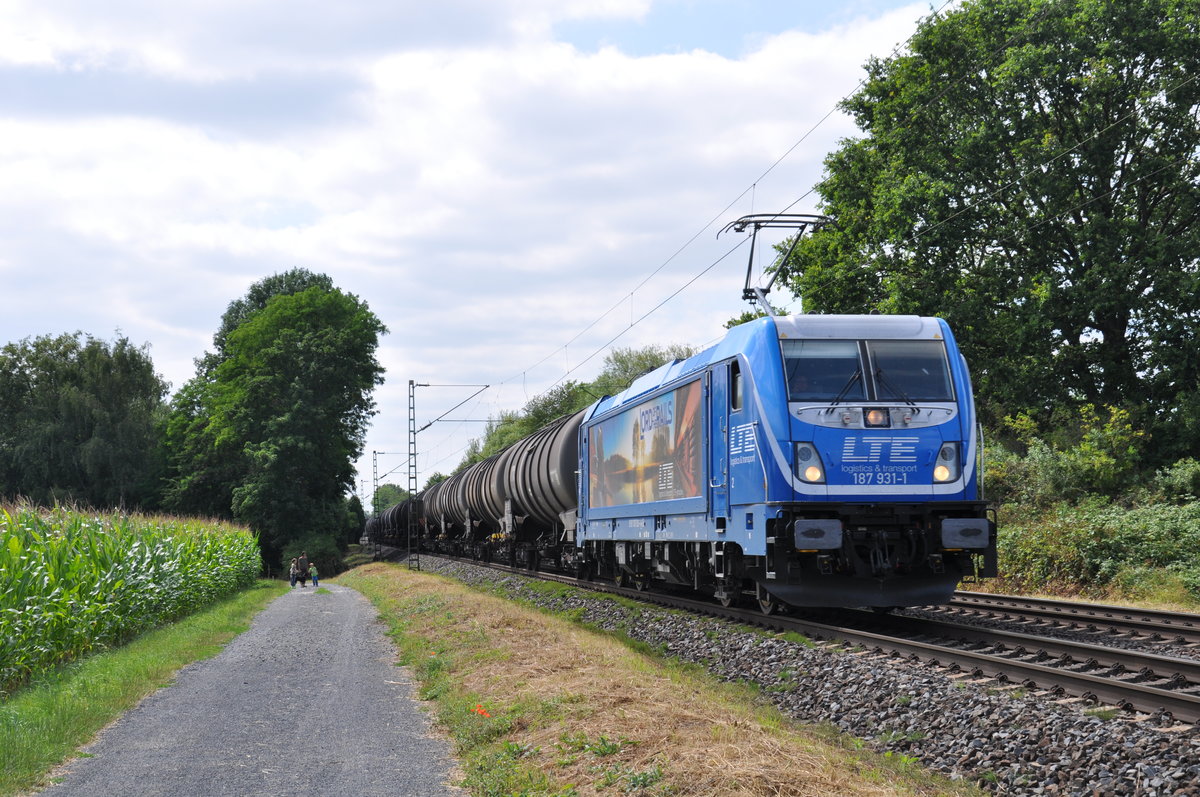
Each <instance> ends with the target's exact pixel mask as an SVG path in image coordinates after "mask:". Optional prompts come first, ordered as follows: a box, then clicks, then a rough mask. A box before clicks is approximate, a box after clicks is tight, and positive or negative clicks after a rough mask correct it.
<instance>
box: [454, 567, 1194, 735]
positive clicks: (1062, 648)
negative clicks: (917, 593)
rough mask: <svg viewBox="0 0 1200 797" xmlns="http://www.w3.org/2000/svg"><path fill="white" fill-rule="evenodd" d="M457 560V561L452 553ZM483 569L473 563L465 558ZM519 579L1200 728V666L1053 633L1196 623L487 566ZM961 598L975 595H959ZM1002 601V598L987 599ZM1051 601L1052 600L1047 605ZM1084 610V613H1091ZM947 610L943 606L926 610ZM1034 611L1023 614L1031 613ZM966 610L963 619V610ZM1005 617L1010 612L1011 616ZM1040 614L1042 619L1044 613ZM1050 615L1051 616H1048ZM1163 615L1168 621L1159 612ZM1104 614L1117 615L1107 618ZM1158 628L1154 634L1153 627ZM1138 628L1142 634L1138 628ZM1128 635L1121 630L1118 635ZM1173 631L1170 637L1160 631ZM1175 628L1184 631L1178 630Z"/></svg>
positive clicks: (1104, 609)
mask: <svg viewBox="0 0 1200 797" xmlns="http://www.w3.org/2000/svg"><path fill="white" fill-rule="evenodd" d="M447 558H452V557H447ZM463 561H468V562H471V563H473V564H480V563H479V562H475V561H473V560H469V559H467V560H463ZM488 566H491V567H496V568H498V569H501V570H505V571H507V572H511V573H515V574H518V575H523V576H528V577H533V578H540V579H546V580H553V581H558V582H561V583H565V584H570V585H572V586H576V587H579V588H582V589H587V590H592V591H598V592H606V593H610V594H616V595H622V596H625V597H628V598H632V599H635V600H639V601H644V602H647V603H652V604H656V605H659V606H663V607H665V608H672V609H679V610H684V611H689V612H693V613H698V614H704V615H709V616H714V617H720V618H723V619H726V620H729V621H732V622H736V623H741V624H745V625H751V626H757V627H761V628H766V629H770V630H774V631H792V632H795V633H799V634H802V635H804V636H806V637H809V638H813V639H817V640H822V641H825V642H830V643H840V644H842V645H845V646H850V647H854V648H859V649H862V650H864V651H867V652H872V653H876V654H881V655H888V656H899V657H903V658H905V659H908V660H911V661H914V662H921V663H925V664H928V665H931V666H936V667H941V668H945V669H949V670H951V671H953V672H961V673H964V674H967V675H970V676H972V677H977V678H989V679H994V680H996V681H998V682H1000V683H1002V684H1011V685H1014V686H1018V687H1023V688H1026V689H1029V690H1032V691H1037V692H1043V693H1045V694H1047V695H1050V696H1053V697H1055V698H1061V697H1071V698H1078V699H1080V700H1083V701H1086V702H1088V703H1092V704H1096V705H1108V706H1113V707H1116V708H1119V709H1122V710H1124V711H1127V712H1141V713H1146V714H1160V713H1166V714H1169V715H1170V716H1171V717H1172V718H1173V719H1174V720H1176V721H1178V722H1182V723H1188V724H1193V725H1194V724H1197V723H1200V661H1197V660H1195V659H1189V658H1182V657H1176V656H1169V655H1162V654H1159V653H1154V652H1147V651H1144V650H1130V649H1124V648H1121V647H1113V646H1106V645H1102V644H1092V643H1085V642H1077V641H1072V640H1064V639H1059V638H1055V637H1053V636H1047V635H1046V633H1045V632H1046V631H1047V630H1050V629H1054V628H1059V627H1062V626H1063V625H1064V624H1065V625H1068V626H1070V627H1075V628H1085V629H1091V630H1094V631H1095V632H1096V633H1097V635H1098V636H1099V637H1104V636H1106V635H1107V636H1113V635H1117V634H1120V635H1124V636H1126V637H1128V636H1130V635H1133V634H1136V635H1140V636H1142V637H1143V638H1155V636H1157V637H1158V638H1161V639H1170V640H1173V641H1182V642H1185V643H1188V642H1190V640H1191V637H1190V632H1189V631H1187V629H1186V627H1187V624H1188V622H1190V620H1189V617H1190V618H1192V619H1195V618H1194V616H1187V615H1175V614H1173V613H1169V612H1151V611H1144V610H1137V609H1128V608H1123V607H1112V606H1095V605H1080V604H1070V603H1068V602H1066V601H1041V600H1034V599H1023V598H1009V597H1008V596H992V595H988V596H985V597H984V599H982V600H980V599H979V593H961V594H960V595H956V598H955V603H952V604H951V609H949V610H947V611H946V612H945V613H946V614H947V617H946V618H944V619H943V618H939V617H932V618H931V617H911V616H906V615H880V614H877V613H874V612H869V611H856V610H838V611H829V612H804V613H801V612H796V613H794V614H771V615H767V614H764V613H763V612H762V611H759V610H758V609H757V608H753V609H747V608H740V607H736V606H735V607H728V608H726V607H722V606H719V605H717V604H715V603H712V602H709V601H704V600H697V599H695V598H692V597H684V596H680V595H672V594H670V593H665V592H655V591H643V590H639V589H637V588H630V587H619V586H616V585H614V584H610V583H608V582H589V581H581V580H579V579H576V578H573V577H571V576H566V575H561V574H552V573H545V572H535V571H530V570H524V569H520V568H511V567H507V566H502V565H488ZM962 596H968V597H965V598H962V600H961V603H959V601H960V598H961V597H962ZM990 599H995V600H990ZM1045 604H1051V605H1050V606H1048V607H1047V606H1046V605H1045ZM1084 607H1086V609H1085V608H1084ZM928 608H929V609H930V610H931V611H932V613H934V614H937V613H940V612H941V610H942V609H943V608H944V607H928ZM1026 608H1028V611H1027V612H1026V611H1025V609H1026ZM962 609H965V610H966V611H965V613H960V612H961V610H962ZM972 613H974V614H975V616H983V617H988V618H994V617H997V616H1004V617H1005V619H1006V620H1009V621H1012V620H1014V618H1016V619H1017V620H1018V621H1020V618H1024V622H1026V623H1028V625H1029V628H1028V631H1027V632H1026V631H1022V632H1014V631H1007V630H998V629H994V628H989V627H987V626H986V625H972V624H970V623H969V622H964V621H960V620H963V619H966V620H969V619H970V618H971V617H972ZM1006 613H1007V615H1006ZM1039 613H1043V614H1039ZM1051 613H1053V614H1054V616H1053V617H1052V618H1051V617H1050V616H1049V615H1050V614H1051ZM1160 615H1161V616H1160ZM1102 618H1111V620H1109V619H1102ZM1155 621H1157V622H1158V625H1156V626H1153V628H1157V629H1159V630H1151V626H1150V625H1148V624H1150V623H1154V622H1155ZM1135 624H1136V628H1134V627H1132V626H1133V625H1135ZM1118 628H1120V629H1123V630H1119V631H1118V630H1116V629H1118ZM1163 628H1165V629H1168V631H1169V633H1164V632H1163V631H1162V629H1163ZM1176 631H1178V633H1175V632H1176Z"/></svg>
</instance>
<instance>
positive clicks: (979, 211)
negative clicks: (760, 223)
mask: <svg viewBox="0 0 1200 797" xmlns="http://www.w3.org/2000/svg"><path fill="white" fill-rule="evenodd" d="M1198 18H1200V3H1198V2H1197V0H1132V1H1128V2H1118V1H1117V0H1074V1H1073V2H1062V0H967V2H965V3H963V4H962V5H961V6H960V7H958V8H957V9H955V10H952V11H950V12H948V13H946V14H945V15H944V16H938V15H936V14H935V15H933V16H931V17H929V18H928V19H926V20H925V21H924V22H923V23H922V24H921V26H920V28H919V30H918V32H917V33H916V34H915V35H914V37H913V38H912V40H911V41H910V43H909V50H908V52H905V53H902V54H900V55H897V56H895V57H891V58H887V59H873V60H871V61H870V62H869V64H868V65H867V82H866V84H865V86H864V87H863V89H862V90H861V91H859V92H858V93H857V94H856V95H854V96H853V97H851V98H850V99H848V100H847V101H846V102H845V103H844V106H843V107H844V108H845V110H846V111H848V112H849V113H850V114H851V115H852V116H853V117H854V119H855V121H856V123H857V124H858V126H859V128H860V129H861V130H862V131H863V134H864V135H863V136H862V137H860V138H856V139H851V140H847V141H844V142H842V145H841V147H840V149H838V150H837V151H836V152H834V153H832V154H831V155H829V156H828V157H827V159H826V161H825V165H826V174H825V177H824V179H823V180H822V182H821V183H820V185H819V186H818V190H819V191H820V194H821V197H822V203H821V204H822V208H823V211H824V212H825V213H828V214H829V215H831V216H833V217H834V218H835V220H836V225H831V226H828V227H825V228H823V229H821V230H819V231H817V232H816V233H815V234H813V235H812V236H811V237H808V238H806V239H804V240H802V241H801V242H800V244H799V246H798V247H797V249H796V252H795V254H794V256H793V257H792V258H791V260H790V261H789V262H788V264H786V266H785V269H786V272H787V276H788V277H789V278H790V283H791V286H792V288H793V290H794V291H795V292H796V294H797V295H803V296H804V299H805V302H806V306H808V307H810V308H814V309H818V310H820V311H823V312H865V311H868V310H871V309H878V310H881V311H884V312H912V313H921V314H936V315H942V316H944V317H946V318H947V320H949V321H950V323H951V326H952V327H953V328H954V329H955V331H956V335H957V337H958V340H959V343H960V344H961V345H962V348H963V349H964V351H965V352H966V354H967V357H968V359H969V361H971V363H972V365H973V370H974V371H975V373H976V377H977V385H978V386H979V388H980V390H979V393H980V395H981V397H982V399H983V401H982V409H983V411H984V412H985V415H986V416H989V417H990V418H991V419H993V420H995V419H997V418H1000V417H1003V416H1005V415H1008V414H1015V413H1017V412H1028V413H1030V414H1031V415H1033V416H1034V417H1037V418H1040V419H1043V420H1046V419H1048V418H1049V417H1050V415H1051V414H1052V413H1053V412H1054V410H1055V409H1056V408H1063V407H1079V406H1083V405H1093V406H1111V407H1124V408H1128V409H1130V410H1132V411H1134V412H1135V413H1138V415H1139V416H1140V421H1141V423H1142V424H1145V425H1150V426H1154V425H1157V426H1158V427H1159V428H1160V429H1165V428H1170V430H1171V434H1170V435H1169V436H1168V435H1162V436H1161V440H1160V442H1161V443H1162V444H1163V446H1162V447H1161V448H1160V453H1161V454H1162V455H1164V457H1166V458H1170V457H1173V456H1177V455H1178V454H1179V453H1180V452H1181V451H1182V450H1185V449H1187V448H1191V449H1192V450H1194V448H1195V445H1196V443H1197V441H1200V397H1198V396H1197V392H1196V390H1197V389H1196V384H1197V379H1198V377H1200V350H1198V348H1197V346H1196V345H1195V343H1196V340H1195V330H1196V329H1197V328H1198V327H1200V273H1198V272H1200V269H1198V263H1200V224H1197V221H1200V218H1198V214H1200V28H1198V26H1197V25H1196V20H1197V19H1198Z"/></svg>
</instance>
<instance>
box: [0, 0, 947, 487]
mask: <svg viewBox="0 0 1200 797" xmlns="http://www.w3.org/2000/svg"><path fill="white" fill-rule="evenodd" d="M930 11H931V6H930V5H929V3H928V2H916V3H912V2H903V1H902V0H846V1H845V2H840V3H829V2H825V1H824V0H822V1H821V2H817V0H439V2H436V3H433V2H425V1H422V2H415V0H389V1H388V2H383V0H339V2H337V3H329V2H323V1H322V2H317V0H288V2H284V1H283V0H174V1H173V2H171V3H162V2H151V1H150V0H107V2H105V3H96V2H94V0H29V1H28V2H26V0H0V343H5V342H13V341H19V340H22V339H25V338H29V337H36V336H40V335H58V334H61V333H69V332H75V331H82V332H84V333H85V334H89V335H92V336H94V337H97V338H102V339H106V340H113V339H115V338H116V337H117V336H119V335H123V336H125V337H127V338H129V339H130V340H131V341H132V342H133V343H134V344H136V345H148V346H149V349H150V354H151V357H152V358H153V360H154V363H155V366H156V369H157V370H158V372H159V373H160V374H161V375H162V376H163V378H164V379H165V380H167V381H168V382H169V383H170V385H171V390H172V392H174V391H175V390H178V389H179V388H180V387H182V385H183V384H184V383H185V382H186V381H187V380H188V379H190V378H191V377H192V376H193V375H194V374H195V366H194V360H195V359H196V358H198V357H200V356H202V355H203V354H204V352H205V351H206V350H211V349H212V335H213V333H214V332H215V331H216V329H217V326H218V324H219V323H220V318H221V314H222V313H223V312H224V311H225V309H226V307H227V306H228V304H229V303H230V302H231V301H234V300H235V299H238V298H240V297H242V296H243V295H245V292H246V290H247V289H248V288H249V287H250V285H252V284H253V283H254V282H257V281H259V280H261V279H263V278H264V277H268V276H270V275H272V274H276V273H280V272H283V271H286V270H288V269H291V268H295V267H303V268H307V269H309V270H310V271H314V272H319V273H324V274H327V275H329V277H330V278H331V279H332V280H333V282H334V284H335V285H336V286H337V287H338V288H340V289H342V290H343V291H346V292H349V293H352V294H354V295H356V296H358V297H359V298H361V299H363V300H365V301H366V302H367V303H368V304H369V306H370V308H371V309H372V311H373V312H374V313H375V314H376V315H377V316H379V318H380V319H381V320H382V322H383V323H384V324H385V325H386V326H387V327H388V329H389V334H388V335H386V336H384V337H383V338H382V340H381V345H380V348H379V352H378V357H379V360H380V362H381V364H382V365H383V366H384V368H385V369H386V377H385V379H386V382H385V384H384V385H383V386H381V387H380V388H379V389H378V390H377V391H376V394H375V400H376V402H377V411H378V412H377V415H376V416H375V417H374V419H373V422H372V425H371V428H370V430H369V431H368V434H367V439H366V444H365V449H364V455H363V457H362V458H361V459H360V460H359V462H358V465H357V468H358V478H359V484H358V487H359V490H360V494H361V495H363V496H364V499H365V497H366V496H367V495H369V493H370V490H371V487H372V482H373V479H374V478H375V475H376V473H377V474H378V476H379V482H380V483H384V482H392V483H396V484H399V485H401V486H407V484H408V467H409V466H408V462H407V451H408V383H409V381H410V380H413V381H416V382H419V383H423V384H427V385H429V386H428V387H420V388H417V390H416V402H415V403H416V418H417V425H418V426H424V425H425V424H427V423H429V422H431V421H436V422H434V423H432V424H431V425H430V426H429V427H428V428H427V429H425V430H424V431H422V432H421V433H420V434H419V435H418V437H417V448H418V452H419V453H418V457H417V472H418V484H419V485H424V483H425V480H426V479H427V478H428V476H429V475H430V474H432V473H433V472H435V471H440V472H443V473H448V472H450V471H451V470H453V468H454V467H455V466H456V465H457V464H458V462H459V461H460V460H461V459H462V457H463V454H464V450H465V448H466V446H467V444H468V443H469V441H470V440H471V439H472V438H474V437H478V436H479V435H481V434H482V432H483V429H484V425H483V424H482V423H478V422H477V421H479V420H483V419H487V418H489V417H495V416H496V415H497V414H498V413H500V412H501V411H505V410H519V409H520V408H521V407H523V406H524V405H525V403H526V402H527V401H528V400H529V399H530V398H533V397H534V396H536V395H538V394H539V393H541V392H542V391H544V390H546V389H548V388H550V387H552V386H554V385H556V384H558V383H559V382H561V381H562V380H563V379H575V380H581V381H582V380H589V379H592V378H594V377H595V376H596V375H597V373H598V372H599V370H600V368H601V366H602V365H603V359H604V355H605V353H606V352H607V351H608V350H610V349H611V347H613V346H619V347H635V348H640V347H643V346H648V345H651V344H658V345H665V344H674V343H681V344H688V345H692V346H696V347H702V346H705V345H708V344H710V343H712V342H715V341H716V340H717V339H719V338H720V336H721V334H722V332H723V324H724V322H725V321H726V320H728V319H729V318H731V317H733V316H736V315H738V314H740V313H741V312H742V311H743V310H745V309H748V307H749V305H748V304H747V303H746V302H745V301H744V300H743V299H742V298H741V294H742V288H743V283H744V281H745V279H746V269H747V254H748V251H749V247H748V246H747V243H748V241H747V240H746V238H747V236H746V235H739V234H736V233H725V234H723V235H721V236H720V237H719V238H718V237H717V233H718V232H719V231H720V230H721V228H722V227H724V226H725V225H726V224H727V223H729V222H731V221H733V220H735V219H736V218H738V217H740V216H742V215H745V214H749V213H770V212H778V211H784V210H787V211H788V212H792V213H816V212H819V207H818V197H817V195H816V194H815V193H814V192H813V191H812V189H813V186H814V185H815V184H816V183H817V182H818V181H819V180H820V178H821V175H822V161H823V159H824V158H825V156H826V155H827V154H829V153H830V152H832V151H834V150H835V149H836V147H837V142H838V141H839V140H840V139H843V138H845V137H848V136H853V135H855V134H856V132H857V131H856V129H855V127H854V126H853V124H852V123H851V122H850V120H849V119H848V118H847V117H845V116H844V115H843V114H841V113H840V112H839V111H837V109H836V106H837V103H838V101H839V100H840V99H842V98H843V97H845V96H847V95H848V94H850V93H852V92H853V91H854V90H855V89H856V88H857V87H858V85H859V82H860V81H861V80H862V78H863V76H864V74H865V73H864V70H863V66H864V64H865V63H866V62H867V60H868V58H870V57H872V56H876V57H886V56H888V55H890V54H891V53H892V52H893V51H894V50H895V48H896V47H897V46H899V45H902V43H903V42H904V41H905V40H906V39H907V38H908V37H909V36H910V35H911V34H912V32H913V30H914V29H915V26H916V23H917V21H918V20H919V19H921V18H922V17H924V16H927V15H928V14H929V13H930ZM769 242H770V241H769V240H768V241H767V242H766V243H765V244H764V245H760V250H759V253H758V254H757V255H756V257H757V258H759V259H762V258H764V255H763V250H764V249H766V246H767V245H768V244H769ZM767 254H768V255H769V250H768V252H767ZM759 277H760V275H759V274H758V273H755V274H754V275H753V279H754V280H755V281H756V282H757V281H758V280H759ZM771 298H772V301H773V302H774V303H775V304H777V305H784V306H786V307H789V308H791V309H793V310H796V309H798V308H799V303H798V302H796V301H795V300H794V299H793V298H792V297H791V296H790V295H787V294H783V293H779V292H776V293H774V294H772V297H771ZM463 385H488V386H489V387H488V388H487V389H485V390H483V391H482V392H480V393H478V395H474V396H473V394H474V393H475V392H476V390H478V388H476V387H462V386H463ZM464 400H465V402H466V403H464V404H462V406H460V407H458V408H457V409H453V408H455V405H458V404H459V403H460V402H464ZM442 416H445V417H444V418H443V417H442Z"/></svg>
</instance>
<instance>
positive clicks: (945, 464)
mask: <svg viewBox="0 0 1200 797" xmlns="http://www.w3.org/2000/svg"><path fill="white" fill-rule="evenodd" d="M960 463H961V460H960V458H959V456H958V443H942V448H941V450H940V451H938V455H937V462H935V463H934V466H933V480H934V481H935V482H952V481H954V480H955V479H957V478H958V474H959V472H960V471H961V470H962V468H961V464H960Z"/></svg>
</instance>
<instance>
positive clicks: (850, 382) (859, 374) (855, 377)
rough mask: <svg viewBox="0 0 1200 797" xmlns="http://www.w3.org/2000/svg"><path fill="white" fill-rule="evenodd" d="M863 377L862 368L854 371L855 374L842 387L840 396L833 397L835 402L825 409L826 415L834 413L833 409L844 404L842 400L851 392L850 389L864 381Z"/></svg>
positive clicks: (839, 392)
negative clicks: (856, 383)
mask: <svg viewBox="0 0 1200 797" xmlns="http://www.w3.org/2000/svg"><path fill="white" fill-rule="evenodd" d="M862 375H863V374H862V368H861V367H859V368H855V369H854V373H852V374H851V375H850V378H849V379H847V380H846V384H844V385H842V389H841V390H839V391H838V394H837V395H836V396H834V397H833V402H832V403H831V404H830V405H829V406H828V407H826V408H825V412H826V413H830V412H833V408H834V407H836V406H837V405H838V404H840V403H841V402H842V399H844V398H845V397H846V394H847V393H849V392H850V388H852V387H854V383H855V382H857V381H859V380H860V379H862Z"/></svg>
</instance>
